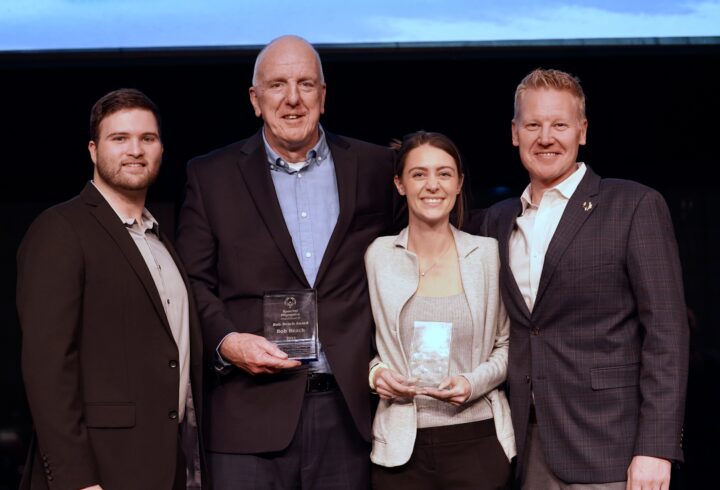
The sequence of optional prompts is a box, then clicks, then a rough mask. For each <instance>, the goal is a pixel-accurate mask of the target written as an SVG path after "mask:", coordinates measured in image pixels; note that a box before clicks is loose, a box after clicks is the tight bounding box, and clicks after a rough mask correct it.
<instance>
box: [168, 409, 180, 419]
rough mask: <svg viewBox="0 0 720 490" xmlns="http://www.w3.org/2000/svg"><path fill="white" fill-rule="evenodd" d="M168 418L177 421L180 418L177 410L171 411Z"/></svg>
mask: <svg viewBox="0 0 720 490" xmlns="http://www.w3.org/2000/svg"><path fill="white" fill-rule="evenodd" d="M168 418H169V419H170V420H175V419H177V418H178V413H177V410H170V411H169V412H168Z"/></svg>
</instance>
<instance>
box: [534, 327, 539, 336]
mask: <svg viewBox="0 0 720 490" xmlns="http://www.w3.org/2000/svg"><path fill="white" fill-rule="evenodd" d="M532 334H533V335H540V329H539V328H537V327H535V328H533V329H532Z"/></svg>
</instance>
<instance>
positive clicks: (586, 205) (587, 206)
mask: <svg viewBox="0 0 720 490" xmlns="http://www.w3.org/2000/svg"><path fill="white" fill-rule="evenodd" d="M592 206H593V205H592V202H590V201H585V202H584V203H582V207H583V209H584V210H585V211H590V210H591V209H592Z"/></svg>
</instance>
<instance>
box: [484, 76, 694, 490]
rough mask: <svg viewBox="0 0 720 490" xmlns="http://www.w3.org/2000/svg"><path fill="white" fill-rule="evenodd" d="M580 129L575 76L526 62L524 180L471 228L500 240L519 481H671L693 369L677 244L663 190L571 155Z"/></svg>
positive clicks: (643, 484)
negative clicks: (602, 171) (602, 172)
mask: <svg viewBox="0 0 720 490" xmlns="http://www.w3.org/2000/svg"><path fill="white" fill-rule="evenodd" d="M586 136H587V119H586V117H585V97H584V94H583V91H582V88H581V87H580V84H579V82H578V81H577V79H575V78H574V77H572V76H570V75H568V74H567V73H564V72H561V71H557V70H541V69H538V70H535V71H533V72H532V73H530V74H529V75H528V76H527V77H526V78H525V79H524V80H523V81H522V82H521V83H520V85H519V86H518V88H517V91H516V95H515V117H514V118H513V122H512V138H513V144H514V145H515V146H517V147H518V148H519V152H520V159H521V160H522V163H523V165H524V167H525V168H526V170H527V171H528V174H529V176H530V184H529V186H528V187H527V188H526V190H525V192H524V193H523V195H522V197H521V198H520V199H517V198H515V199H509V200H507V201H503V202H501V203H498V204H496V205H494V206H492V207H491V208H490V209H489V210H487V212H486V214H485V219H484V224H483V226H482V227H479V228H478V229H477V230H475V231H479V232H480V233H484V234H488V235H490V236H493V237H496V238H497V239H498V241H499V244H500V258H501V261H502V270H501V276H500V281H501V290H502V294H503V301H504V303H505V306H506V307H507V310H508V313H509V316H510V318H511V333H510V353H509V366H508V388H509V396H510V407H511V411H512V419H513V425H514V428H515V435H516V439H517V446H518V470H519V476H520V480H521V483H522V487H523V488H525V489H542V490H548V489H565V488H567V489H608V490H609V489H617V490H625V488H626V487H627V488H629V489H633V490H635V489H638V490H639V489H643V490H645V489H667V488H668V487H669V482H670V469H671V462H672V461H680V460H682V450H681V428H682V423H683V413H684V405H685V387H686V378H687V368H688V326H687V318H686V310H685V302H684V295H683V285H682V274H681V270H680V263H679V259H678V253H677V244H676V241H675V237H674V233H673V227H672V223H671V221H670V215H669V212H668V209H667V205H666V204H665V201H664V200H663V198H662V197H661V196H660V194H659V193H658V192H656V191H654V190H652V189H650V188H648V187H645V186H643V185H640V184H637V183H634V182H629V181H623V180H615V179H601V178H600V177H598V176H597V175H596V174H595V173H594V172H593V171H592V170H591V169H590V168H589V167H587V166H586V165H585V164H583V163H577V154H578V149H579V146H580V145H584V144H585V141H586Z"/></svg>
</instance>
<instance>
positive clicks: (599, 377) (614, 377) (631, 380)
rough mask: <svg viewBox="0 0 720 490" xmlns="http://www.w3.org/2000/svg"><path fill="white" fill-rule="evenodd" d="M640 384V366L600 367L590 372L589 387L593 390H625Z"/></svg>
mask: <svg viewBox="0 0 720 490" xmlns="http://www.w3.org/2000/svg"><path fill="white" fill-rule="evenodd" d="M639 383H640V364H639V363H635V364H625V365H622V366H609V367H600V368H594V369H591V370H590V385H591V386H592V389H593V390H607V389H610V388H625V387H627V386H637V385H638V384H639Z"/></svg>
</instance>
